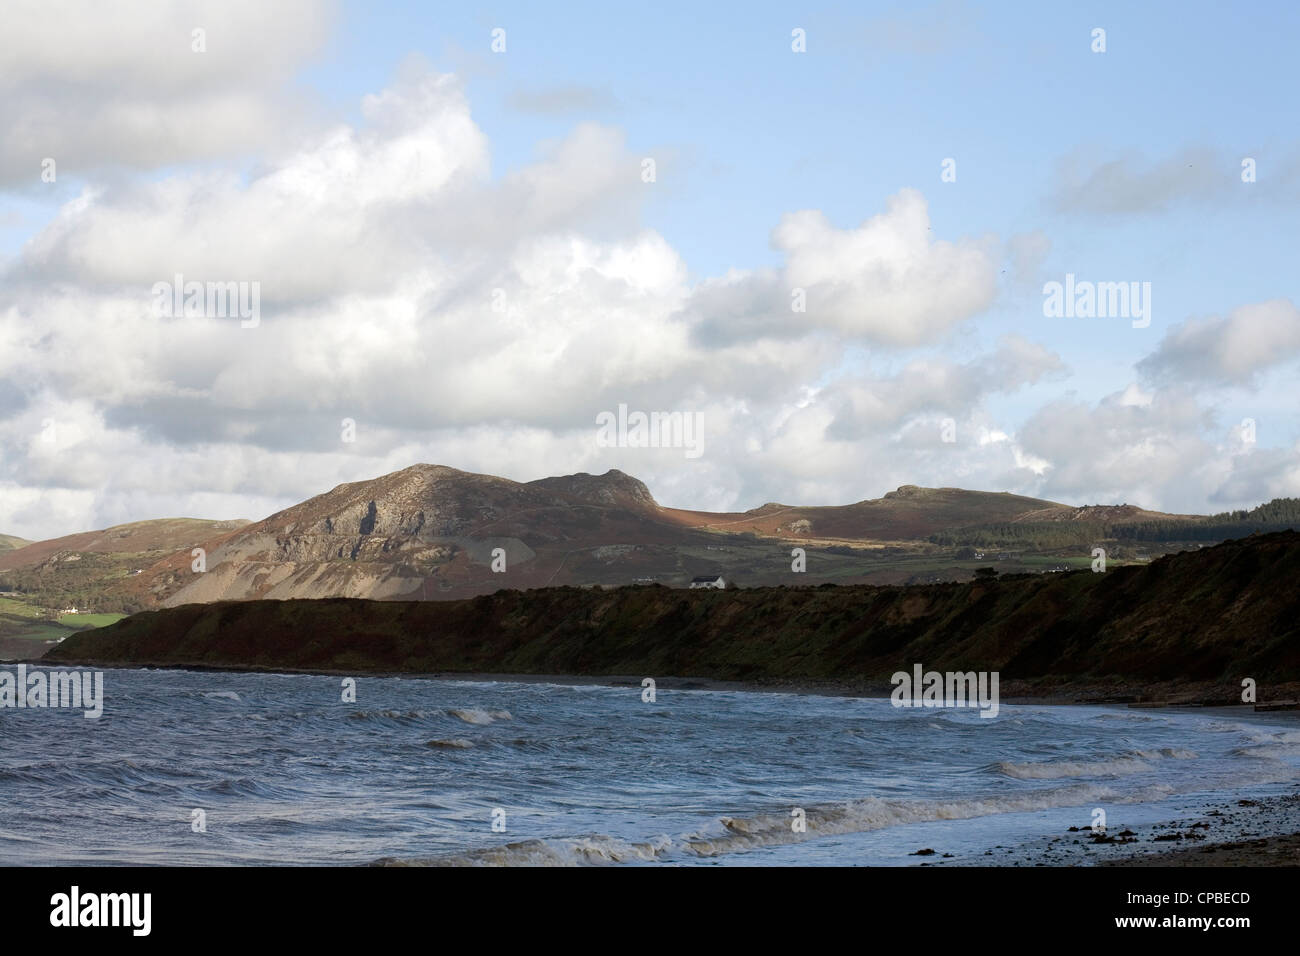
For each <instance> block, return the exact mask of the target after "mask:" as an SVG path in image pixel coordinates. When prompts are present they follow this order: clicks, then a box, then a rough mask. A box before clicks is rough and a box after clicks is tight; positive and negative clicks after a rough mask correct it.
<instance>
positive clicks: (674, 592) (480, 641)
mask: <svg viewBox="0 0 1300 956" xmlns="http://www.w3.org/2000/svg"><path fill="white" fill-rule="evenodd" d="M1297 576H1300V534H1298V533H1296V532H1293V531H1287V532H1279V533H1275V534H1270V535H1256V536H1252V537H1250V538H1246V539H1243V540H1235V541H1228V542H1225V543H1223V544H1220V545H1217V546H1215V547H1212V548H1205V549H1203V550H1200V551H1191V552H1186V553H1182V554H1177V555H1171V556H1169V557H1165V558H1161V559H1159V560H1157V561H1155V562H1153V563H1151V564H1149V565H1143V566H1131V567H1120V568H1116V569H1113V570H1107V571H1106V572H1105V573H1100V574H1094V573H1091V572H1089V571H1078V572H1073V573H1068V574H1048V575H1015V576H1012V577H1009V578H999V579H993V580H976V581H973V582H970V583H966V584H940V585H924V586H919V587H826V586H822V587H782V588H752V589H745V590H735V591H686V590H679V589H669V588H664V587H624V588H619V589H617V590H613V591H604V590H593V589H583V588H547V589H545V590H536V591H517V590H502V591H498V592H497V593H495V594H492V595H488V596H481V597H478V598H473V599H469V600H460V601H444V602H420V601H413V602H407V601H393V602H376V601H358V600H347V599H330V600H322V601H249V602H221V603H216V604H207V605H196V604H192V605H185V606H183V607H177V608H170V609H165V610H160V611H151V612H145V613H141V614H137V615H134V616H133V617H130V618H127V619H125V620H123V621H120V622H118V623H116V624H114V625H111V626H109V627H106V628H101V629H99V630H96V631H87V632H82V633H80V634H77V635H74V636H72V637H69V638H67V639H66V640H65V641H64V642H63V643H62V644H60V645H58V646H57V647H56V648H54V649H53V650H51V651H50V652H49V653H48V654H47V655H46V657H45V660H46V661H56V662H64V663H76V664H88V665H99V664H111V665H126V666H144V665H148V666H203V667H218V668H253V669H262V668H265V669H275V670H282V669H310V670H326V671H334V672H341V673H348V674H355V673H361V672H374V671H379V672H393V671H403V672H419V673H437V672H444V673H445V672H469V673H472V672H478V673H498V674H506V673H509V674H571V675H606V676H608V675H635V680H637V681H639V679H640V677H642V676H654V677H656V678H663V677H679V678H683V677H695V678H712V679H719V680H746V681H759V682H764V681H769V682H782V681H784V682H812V683H816V682H825V683H828V684H830V685H832V686H836V687H850V688H857V689H869V688H876V689H879V688H881V687H884V688H886V689H887V688H888V684H887V682H888V680H889V677H890V675H891V674H892V673H894V672H897V671H907V672H910V671H911V670H912V668H913V666H914V665H916V664H918V663H919V664H921V665H922V666H923V667H924V668H925V669H926V670H936V671H941V672H942V671H963V672H965V671H972V670H974V671H996V672H998V673H999V674H1000V678H1001V682H1002V684H1001V687H1002V691H1001V692H1002V693H1003V694H1004V695H1008V696H1011V695H1014V694H1051V695H1055V696H1061V695H1063V694H1065V695H1084V696H1091V697H1094V698H1096V697H1103V698H1105V697H1109V698H1111V699H1114V698H1116V697H1123V696H1124V695H1126V694H1134V693H1152V692H1155V693H1159V694H1170V693H1175V692H1176V693H1181V694H1184V695H1192V696H1194V697H1195V698H1196V699H1200V700H1210V701H1214V702H1219V703H1232V702H1240V694H1241V688H1242V681H1243V679H1244V678H1251V679H1253V680H1254V681H1255V682H1256V683H1257V685H1258V690H1259V699H1260V700H1277V699H1281V698H1283V697H1287V696H1291V695H1294V693H1295V690H1296V688H1297V687H1298V686H1300V684H1298V683H1297V682H1300V590H1297V589H1296V588H1295V587H1294V582H1295V580H1296V578H1297Z"/></svg>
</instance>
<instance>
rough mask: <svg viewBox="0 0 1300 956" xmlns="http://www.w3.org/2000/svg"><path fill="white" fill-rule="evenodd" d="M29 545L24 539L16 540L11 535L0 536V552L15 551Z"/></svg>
mask: <svg viewBox="0 0 1300 956" xmlns="http://www.w3.org/2000/svg"><path fill="white" fill-rule="evenodd" d="M29 544H31V542H30V541H28V540H27V539H26V538H16V537H14V536H13V535H11V534H0V551H17V550H18V549H19V548H25V547H27V545H29Z"/></svg>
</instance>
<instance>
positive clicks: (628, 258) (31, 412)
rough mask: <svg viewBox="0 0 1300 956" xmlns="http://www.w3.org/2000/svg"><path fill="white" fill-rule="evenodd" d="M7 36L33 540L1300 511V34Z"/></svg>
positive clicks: (750, 28)
mask: <svg viewBox="0 0 1300 956" xmlns="http://www.w3.org/2000/svg"><path fill="white" fill-rule="evenodd" d="M4 18H5V24H4V29H3V30H0V132H2V134H3V135H0V533H6V534H16V535H20V536H23V537H27V538H34V539H40V538H49V537H54V536H56V535H61V534H68V533H72V532H74V531H81V530H87V529H91V528H99V527H105V526H108V525H112V524H118V523H124V522H128V521H137V520H145V519H149V518H159V517H170V516H191V517H206V518H249V519H257V518H260V517H263V516H265V515H267V514H270V513H272V512H274V511H276V510H279V509H280V508H283V507H287V506H288V505H290V504H292V503H295V502H297V501H300V500H302V499H304V498H306V497H310V496H311V495H314V494H319V493H321V492H323V491H326V490H328V489H330V488H332V487H334V486H335V485H337V484H339V483H342V482H346V481H358V480H363V479H366V478H371V477H377V476H379V475H381V474H385V473H387V472H391V471H395V470H397V469H400V468H404V467H406V466H408V465H411V464H414V463H417V462H431V463H436V464H442V465H449V466H452V467H455V468H460V469H463V470H465V471H471V472H482V473H489V474H494V475H500V476H502V477H506V478H511V479H514V480H518V481H527V480H532V479H535V478H540V477H545V476H548V475H556V474H570V473H574V472H578V471H584V472H590V473H594V474H599V473H603V472H605V471H607V470H608V469H611V468H617V469H620V470H622V471H624V472H627V473H628V474H631V475H634V476H636V477H638V478H640V479H642V480H643V481H644V482H645V483H646V484H647V485H648V487H649V488H650V490H651V492H652V493H653V494H654V495H655V497H656V498H657V499H658V500H659V502H660V503H662V504H665V505H670V506H676V507H689V508H698V509H708V510H743V509H747V508H754V507H758V506H759V505H761V504H763V503H765V502H769V501H777V502H782V503H786V504H847V503H850V502H854V501H859V500H863V499H867V498H875V497H879V496H880V495H882V494H884V493H885V492H888V491H890V490H892V489H894V488H896V487H898V486H899V485H903V484H915V485H923V486H930V487H938V486H956V487H964V488H972V489H978V490H986V491H1010V492H1015V493H1018V494H1025V495H1032V496H1036V497H1042V498H1047V499H1051V500H1054V501H1062V502H1065V503H1068V504H1095V503H1129V504H1138V505H1141V506H1143V507H1147V508H1151V509H1156V510H1162V511H1171V512H1183V513H1215V512H1220V511H1225V510H1229V509H1236V508H1249V507H1253V506H1254V505H1257V504H1259V503H1261V502H1264V501H1267V500H1270V499H1271V498H1275V497H1283V496H1296V495H1300V421H1297V415H1296V407H1297V398H1300V390H1298V389H1297V385H1296V373H1297V369H1298V367H1300V310H1297V303H1300V268H1297V251H1298V250H1300V216H1298V215H1297V211H1298V210H1300V125H1298V124H1297V122H1296V121H1297V118H1300V111H1298V110H1297V108H1296V99H1295V98H1296V91H1297V90H1298V89H1300V68H1298V67H1297V65H1296V57H1295V55H1294V49H1293V46H1294V37H1295V36H1296V35H1298V34H1300V7H1297V6H1296V5H1294V4H1291V3H1289V2H1272V0H1270V2H1265V3H1261V4H1255V5H1251V6H1250V7H1249V8H1241V9H1233V10H1228V9H1225V8H1222V7H1221V6H1216V5H1213V4H1209V3H1203V4H1200V3H1186V2H1179V3H1160V2H1152V3H1143V4H1140V5H1135V4H1129V3H1113V4H1110V3H1102V4H1082V3H1078V4H1037V3H1011V2H1005V3H989V4H981V3H974V2H960V0H943V2H939V3H905V4H875V3H848V4H814V5H804V4H785V3H761V2H747V3H743V4H742V3H716V4H698V3H671V2H665V3H660V4H655V5H653V7H642V6H631V5H620V4H613V5H611V4H606V3H601V4H598V3H557V4H548V5H538V4H530V3H518V4H514V3H496V4H473V5H467V4H440V3H415V2H412V3H397V2H393V3H384V2H367V3H350V2H317V0H281V2H277V3H274V4H267V3H264V2H260V0H223V2H220V3H218V2H177V3H159V2H152V0H151V2H136V0H121V2H116V3H114V4H112V5H103V4H98V3H93V2H67V0H40V2H28V0H9V2H7V3H6V4H5V8H4ZM196 31H197V32H196ZM178 276H179V277H180V279H179V283H178V278H177V277H178ZM1067 276H1069V277H1071V278H1069V279H1067ZM191 283H198V286H197V288H198V289H199V292H200V294H199V295H198V296H197V298H196V299H195V300H194V302H195V305H194V306H193V307H192V308H189V309H187V308H185V299H186V296H187V295H188V293H189V291H190V290H192V289H193V288H195V287H194V286H191V285H190V284H191ZM1052 283H1059V284H1060V285H1061V287H1062V288H1065V287H1066V286H1067V283H1068V285H1069V287H1070V288H1071V289H1072V290H1076V294H1082V293H1078V292H1077V290H1079V289H1082V288H1084V287H1085V286H1086V287H1088V288H1089V291H1091V289H1093V288H1096V287H1097V285H1098V284H1107V285H1101V286H1100V287H1101V288H1102V289H1107V288H1109V289H1110V293H1111V294H1112V295H1115V296H1117V295H1118V292H1117V291H1116V290H1117V289H1118V286H1117V285H1113V284H1119V283H1122V284H1123V288H1124V290H1125V291H1126V292H1128V293H1130V296H1129V302H1128V303H1127V304H1126V303H1124V302H1123V301H1122V300H1121V299H1119V298H1115V299H1114V301H1113V302H1112V303H1111V304H1112V305H1114V306H1115V308H1114V309H1113V310H1110V311H1112V312H1118V314H1102V315H1099V314H1089V312H1088V309H1087V306H1086V302H1085V301H1083V300H1072V302H1071V305H1072V306H1075V305H1077V306H1078V307H1077V308H1070V309H1067V310H1064V314H1058V313H1059V312H1060V311H1061V310H1058V311H1057V312H1054V311H1053V309H1052V308H1051V306H1050V298H1051V296H1050V290H1051V288H1052V286H1051V284H1052ZM178 284H179V285H180V287H181V288H180V297H179V299H178V298H177V296H176V295H174V294H173V291H172V290H174V288H175V286H177V285H178ZM231 284H233V285H231ZM214 286H215V287H218V288H219V289H221V290H226V289H233V290H235V291H237V292H239V293H241V294H242V295H243V296H244V298H243V300H241V302H242V305H243V310H242V311H241V310H240V309H239V308H238V307H236V305H237V303H236V302H224V301H223V298H224V296H217V297H216V298H210V297H209V296H208V293H209V292H210V291H211V290H212V287H214ZM1096 301H1098V302H1107V301H1110V300H1109V299H1108V298H1107V296H1106V295H1105V294H1103V295H1102V296H1100V297H1099V298H1098V299H1097V300H1096ZM178 304H179V305H180V306H181V308H180V309H177V308H176V306H177V305H178ZM1125 306H1127V307H1125ZM1092 311H1093V313H1096V312H1097V311H1098V310H1097V309H1096V308H1094V309H1093V310H1092ZM620 407H623V408H624V409H625V414H631V413H635V412H643V413H645V414H646V415H647V416H648V415H650V414H652V413H659V414H660V415H669V414H671V413H681V415H682V416H689V417H690V421H692V422H697V423H698V426H699V433H698V435H699V437H700V439H701V440H700V441H699V443H698V447H696V448H688V447H684V443H683V442H682V441H680V440H676V438H674V437H673V436H669V435H666V436H665V441H664V442H661V443H660V445H661V447H640V446H639V445H638V442H637V440H636V435H635V429H633V434H632V435H631V437H630V438H629V437H626V436H624V437H623V438H620V439H618V440H616V441H613V442H611V441H608V440H606V439H607V438H608V436H607V435H606V436H604V437H602V432H601V430H600V429H599V428H598V427H597V423H598V421H599V420H600V418H601V416H602V415H617V414H618V413H619V409H620ZM665 445H666V446H667V447H662V446H665Z"/></svg>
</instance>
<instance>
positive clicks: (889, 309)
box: [696, 189, 1001, 346]
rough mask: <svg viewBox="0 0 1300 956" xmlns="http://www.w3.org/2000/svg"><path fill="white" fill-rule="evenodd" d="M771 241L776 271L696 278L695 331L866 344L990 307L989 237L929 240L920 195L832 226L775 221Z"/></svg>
mask: <svg viewBox="0 0 1300 956" xmlns="http://www.w3.org/2000/svg"><path fill="white" fill-rule="evenodd" d="M772 244H773V246H774V247H775V248H776V249H777V250H779V251H780V252H781V253H782V254H783V255H784V260H785V262H784V265H783V267H782V268H781V269H780V270H766V271H760V272H753V273H747V272H742V271H735V272H733V273H731V274H729V275H726V276H723V277H720V278H718V279H716V280H713V281H711V282H707V283H705V284H704V286H703V287H702V289H701V290H700V297H699V298H698V299H697V302H696V304H697V306H698V312H699V314H700V315H701V316H702V320H701V322H700V329H699V335H700V336H701V337H702V338H703V339H704V340H706V341H711V342H720V341H728V340H735V339H738V338H753V337H758V336H776V337H793V336H798V335H802V334H805V333H806V332H807V331H808V330H809V329H826V330H829V331H833V332H836V333H839V334H842V335H848V336H853V337H855V338H859V339H862V340H864V341H867V342H874V343H878V344H882V345H888V346H915V345H920V344H923V343H929V342H934V341H935V340H937V339H939V338H941V337H942V336H943V335H944V334H945V333H947V332H948V331H950V330H951V329H952V328H953V327H954V326H956V325H957V324H958V323H960V322H962V321H963V320H965V319H969V318H971V317H972V316H974V315H976V314H977V313H979V312H981V311H983V310H984V309H986V308H988V307H989V305H990V304H992V302H993V300H994V298H995V296H996V292H997V275H998V265H999V263H1000V261H1001V251H1000V249H999V247H998V243H997V242H996V240H994V239H992V238H991V237H990V238H983V239H959V240H956V241H950V240H945V239H937V238H936V237H935V236H934V235H933V227H932V226H931V225H930V215H929V209H928V207H927V204H926V201H925V197H924V196H923V195H922V194H921V193H920V192H919V191H918V190H915V189H904V190H901V191H900V192H899V193H898V194H897V195H895V196H892V197H890V199H889V200H888V203H887V205H886V208H885V211H884V212H881V213H879V214H878V215H875V216H872V217H871V218H869V219H867V220H866V221H865V222H864V223H862V224H861V225H860V226H858V227H856V228H851V229H838V228H836V227H835V226H834V225H832V224H831V223H830V221H829V220H828V219H827V218H826V216H825V214H823V213H822V212H820V211H818V210H803V211H801V212H796V213H789V214H787V215H786V216H784V217H782V219H781V222H780V223H779V224H778V225H777V227H776V229H775V230H773V233H772Z"/></svg>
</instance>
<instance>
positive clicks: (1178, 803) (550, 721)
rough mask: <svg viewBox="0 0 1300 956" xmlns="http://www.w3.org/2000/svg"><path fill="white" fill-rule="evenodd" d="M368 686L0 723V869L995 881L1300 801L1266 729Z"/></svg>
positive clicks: (227, 684)
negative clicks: (747, 871)
mask: <svg viewBox="0 0 1300 956" xmlns="http://www.w3.org/2000/svg"><path fill="white" fill-rule="evenodd" d="M354 685H355V686H354V687H351V688H350V687H349V685H348V683H347V682H346V681H345V680H344V679H343V678H340V677H330V676H318V675H292V674H253V673H224V672H211V671H205V672H191V671H178V670H143V669H142V670H107V671H105V672H104V703H103V713H102V716H100V717H98V718H94V719H88V718H86V717H84V716H83V715H82V712H81V711H79V710H73V709H44V710H42V709H24V710H19V709H4V710H0V795H2V797H3V799H0V864H6V865H48V864H73V865H76V864H98V865H105V864H107V865H113V864H123V865H125V864H132V865H151V864H196V865H236V864H238V865H249V864H252V865H268V864H309V865H324V866H336V865H337V866H345V865H364V864H373V863H386V864H416V865H539V864H540V865H569V864H573V865H606V866H661V865H678V866H728V865H742V866H745V865H813V866H821V865H858V866H881V865H883V866H898V865H919V864H920V863H922V862H926V863H931V864H933V863H935V862H939V861H944V862H947V863H952V864H957V865H964V864H987V863H997V862H1000V861H1001V862H1015V861H1016V860H1017V859H1019V858H1020V857H1019V856H1018V855H1017V854H1018V853H1019V850H1018V848H1020V849H1023V848H1026V847H1030V846H1035V845H1041V844H1042V843H1043V841H1045V840H1048V839H1059V838H1060V837H1061V835H1062V834H1065V833H1073V832H1074V831H1072V830H1070V828H1071V827H1074V828H1077V829H1078V830H1079V832H1080V833H1081V834H1084V835H1086V834H1085V833H1084V831H1087V832H1091V828H1092V827H1094V826H1095V825H1096V824H1097V823H1098V820H1099V819H1100V820H1102V821H1103V822H1104V823H1105V825H1106V827H1107V828H1108V832H1111V833H1114V832H1117V831H1119V830H1121V829H1122V828H1125V827H1130V826H1137V825H1141V824H1149V823H1153V822H1156V821H1161V820H1172V819H1176V818H1179V817H1183V816H1186V815H1188V814H1196V813H1199V812H1204V811H1205V809H1206V808H1207V807H1209V806H1211V805H1215V806H1220V805H1225V804H1231V803H1233V802H1234V801H1237V800H1256V799H1260V798H1263V797H1268V796H1281V795H1284V794H1287V793H1292V792H1294V791H1295V788H1296V784H1297V781H1298V780H1300V721H1297V719H1296V716H1295V715H1294V714H1287V713H1274V714H1265V713H1261V714H1256V713H1254V712H1253V711H1251V710H1250V709H1249V708H1240V709H1226V710H1221V709H1216V710H1207V709H1199V710H1198V709H1165V710H1152V709H1131V708H1127V707H1123V706H1050V705H1036V704H1031V705H1025V704H1005V703H1004V704H1002V706H1001V707H1000V709H999V712H998V715H997V716H996V717H995V718H992V719H990V718H986V717H981V716H980V712H979V711H978V710H967V709H959V708H953V709H922V708H916V709H912V708H899V707H895V706H893V705H892V704H891V701H890V700H889V699H878V698H858V697H835V696H826V695H821V694H801V693H770V692H748V691H720V690H673V689H666V688H663V687H660V688H657V689H656V691H655V693H654V694H653V695H651V694H650V693H648V692H647V691H646V690H643V688H642V686H640V685H639V684H629V685H628V686H609V685H598V684H564V683H546V682H540V681H535V680H529V681H518V682H516V681H480V680H454V679H444V678H439V679H421V678H406V677H401V678H399V677H378V676H376V677H366V676H359V677H357V678H356V679H355V682H354ZM352 698H355V699H352ZM651 698H653V699H651ZM1099 812H1100V814H1101V817H1100V818H1099V817H1098V813H1099ZM1296 829H1300V825H1297V827H1296ZM927 850H929V851H933V853H923V852H922V851H927ZM918 854H921V855H918ZM1004 854H1010V858H1009V859H1007V860H1003V859H1002V857H1003V855H1004Z"/></svg>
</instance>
